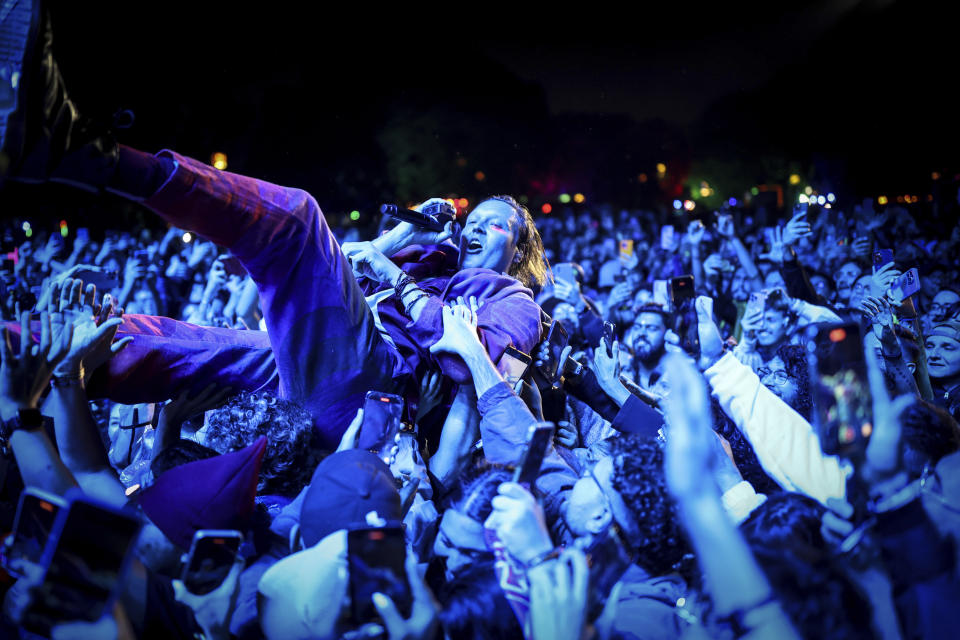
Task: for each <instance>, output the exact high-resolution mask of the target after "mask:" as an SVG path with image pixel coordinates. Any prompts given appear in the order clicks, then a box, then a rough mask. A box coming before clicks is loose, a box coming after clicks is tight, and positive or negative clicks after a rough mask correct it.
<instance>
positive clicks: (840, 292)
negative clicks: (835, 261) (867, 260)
mask: <svg viewBox="0 0 960 640" xmlns="http://www.w3.org/2000/svg"><path fill="white" fill-rule="evenodd" d="M860 273H861V271H860V267H858V266H857V265H856V264H854V263H852V262H847V263H845V264H844V265H843V266H842V267H840V268H839V269H838V270H837V272H836V273H835V274H834V276H833V279H834V280H835V281H836V283H837V297H838V298H839V299H841V300H847V299H849V298H850V289H851V288H852V287H853V283H854V282H856V281H857V278H859V277H860Z"/></svg>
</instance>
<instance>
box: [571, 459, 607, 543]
mask: <svg viewBox="0 0 960 640" xmlns="http://www.w3.org/2000/svg"><path fill="white" fill-rule="evenodd" d="M612 518H613V516H612V514H611V513H610V508H609V507H608V505H607V499H606V496H604V494H603V490H602V489H601V488H600V485H599V484H597V481H596V479H595V478H594V477H593V475H592V474H589V473H588V474H585V475H584V476H583V477H582V478H580V479H579V480H577V482H576V483H575V484H574V485H573V490H572V491H571V492H570V495H569V496H568V497H567V503H566V505H565V506H564V514H563V519H564V521H565V522H566V523H567V526H568V527H570V530H571V531H573V532H574V533H575V534H576V535H577V536H583V535H587V534H597V533H600V532H601V531H603V530H604V529H606V528H607V526H609V524H610V521H611V520H612Z"/></svg>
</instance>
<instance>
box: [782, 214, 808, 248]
mask: <svg viewBox="0 0 960 640" xmlns="http://www.w3.org/2000/svg"><path fill="white" fill-rule="evenodd" d="M811 235H813V229H812V228H811V227H810V223H809V222H807V212H806V211H799V212H797V213H795V214H793V217H792V218H790V221H789V222H788V223H787V226H785V227H784V228H783V235H782V236H781V239H782V240H783V245H784V246H785V247H789V246H790V245H792V244H793V243H795V242H797V241H798V240H802V239H803V238H806V237H808V236H811Z"/></svg>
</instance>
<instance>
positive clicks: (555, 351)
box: [540, 320, 569, 382]
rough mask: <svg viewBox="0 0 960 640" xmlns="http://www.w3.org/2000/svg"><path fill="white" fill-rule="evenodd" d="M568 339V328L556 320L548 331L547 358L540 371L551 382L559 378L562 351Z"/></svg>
mask: <svg viewBox="0 0 960 640" xmlns="http://www.w3.org/2000/svg"><path fill="white" fill-rule="evenodd" d="M568 340H569V338H568V337H567V331H566V329H564V328H563V325H562V324H560V323H559V322H557V321H556V320H554V321H553V323H551V325H550V331H549V332H548V333H547V347H548V350H547V351H548V353H547V359H546V361H544V363H543V364H542V365H541V367H540V373H542V374H543V376H544V377H545V378H546V379H547V380H549V381H550V382H553V381H554V380H556V379H557V369H558V367H559V364H560V353H561V352H562V351H563V349H564V347H566V346H567V341H568Z"/></svg>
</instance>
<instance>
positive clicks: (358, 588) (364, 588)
mask: <svg viewBox="0 0 960 640" xmlns="http://www.w3.org/2000/svg"><path fill="white" fill-rule="evenodd" d="M406 557H407V545H406V541H405V539H404V534H403V529H402V528H400V527H371V528H362V529H353V530H350V531H347V567H348V570H349V573H350V613H351V615H352V616H353V623H354V624H356V625H362V624H365V623H368V622H373V621H375V620H378V619H379V615H378V614H377V610H376V608H375V607H374V606H373V600H372V599H371V598H372V596H373V594H374V593H382V594H384V595H387V596H390V599H391V600H393V603H394V604H395V605H396V606H397V609H398V610H399V611H400V613H401V615H402V616H403V617H404V618H407V617H408V616H409V615H410V609H411V607H412V606H413V596H412V595H411V592H410V583H409V582H408V581H407V571H406V566H405V563H406Z"/></svg>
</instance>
